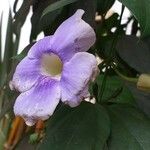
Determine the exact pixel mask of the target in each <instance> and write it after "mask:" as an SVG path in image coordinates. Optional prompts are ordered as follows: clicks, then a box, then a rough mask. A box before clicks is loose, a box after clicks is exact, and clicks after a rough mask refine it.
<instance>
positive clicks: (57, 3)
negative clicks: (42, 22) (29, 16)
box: [42, 0, 78, 17]
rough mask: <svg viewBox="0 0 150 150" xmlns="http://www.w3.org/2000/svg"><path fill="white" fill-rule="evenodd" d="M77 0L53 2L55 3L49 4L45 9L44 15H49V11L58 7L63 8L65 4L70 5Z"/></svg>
mask: <svg viewBox="0 0 150 150" xmlns="http://www.w3.org/2000/svg"><path fill="white" fill-rule="evenodd" d="M76 1H78V0H59V1H57V2H55V3H53V4H51V5H49V6H48V7H47V8H46V9H45V10H44V11H43V13H42V17H43V16H45V15H47V14H48V13H50V12H52V11H54V10H57V9H59V8H62V7H64V6H66V5H69V4H71V3H74V2H76Z"/></svg>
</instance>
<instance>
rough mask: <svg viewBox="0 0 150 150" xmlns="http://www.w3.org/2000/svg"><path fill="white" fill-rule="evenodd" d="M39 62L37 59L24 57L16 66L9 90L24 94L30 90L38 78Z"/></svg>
mask: <svg viewBox="0 0 150 150" xmlns="http://www.w3.org/2000/svg"><path fill="white" fill-rule="evenodd" d="M39 72H40V62H39V60H38V59H30V58H28V57H25V58H24V59H23V60H22V61H21V62H20V63H19V64H18V66H17V68H16V70H15V73H14V76H13V79H12V81H10V88H11V89H16V90H18V91H20V92H24V91H26V90H28V89H30V88H31V87H32V86H33V85H34V84H35V83H36V81H37V79H38V78H39V76H40V74H39Z"/></svg>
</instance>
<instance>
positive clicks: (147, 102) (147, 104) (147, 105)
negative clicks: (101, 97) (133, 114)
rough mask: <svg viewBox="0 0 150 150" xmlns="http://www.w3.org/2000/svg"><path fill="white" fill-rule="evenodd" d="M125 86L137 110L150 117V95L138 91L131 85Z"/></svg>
mask: <svg viewBox="0 0 150 150" xmlns="http://www.w3.org/2000/svg"><path fill="white" fill-rule="evenodd" d="M127 86H128V88H129V89H130V91H131V93H132V94H133V97H134V99H135V101H136V102H137V104H138V106H139V108H140V109H141V110H142V111H143V112H145V113H146V114H147V115H148V116H149V117H150V93H147V92H143V91H141V90H138V89H137V87H136V85H134V84H131V83H127Z"/></svg>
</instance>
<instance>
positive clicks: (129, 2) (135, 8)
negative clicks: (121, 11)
mask: <svg viewBox="0 0 150 150" xmlns="http://www.w3.org/2000/svg"><path fill="white" fill-rule="evenodd" d="M119 1H120V2H122V3H123V4H124V5H125V6H126V7H127V8H129V9H130V11H131V12H132V14H133V15H134V16H135V18H136V19H137V20H138V22H139V23H140V26H141V30H142V36H143V37H146V36H149V35H150V23H149V22H150V18H149V16H150V10H149V8H150V0H142V1H141V0H119Z"/></svg>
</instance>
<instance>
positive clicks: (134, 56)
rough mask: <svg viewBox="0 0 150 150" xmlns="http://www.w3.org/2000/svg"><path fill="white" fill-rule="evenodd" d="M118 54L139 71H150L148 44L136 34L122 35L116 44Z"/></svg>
mask: <svg viewBox="0 0 150 150" xmlns="http://www.w3.org/2000/svg"><path fill="white" fill-rule="evenodd" d="M117 51H118V53H119V56H120V57H121V58H122V59H123V60H124V61H125V62H126V63H127V64H128V65H130V66H131V67H133V68H134V69H136V70H137V71H139V72H141V73H149V72H150V50H149V48H148V45H147V44H146V43H144V42H143V41H142V40H140V41H139V39H138V38H137V37H136V36H123V37H122V38H120V39H119V41H118V44H117Z"/></svg>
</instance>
